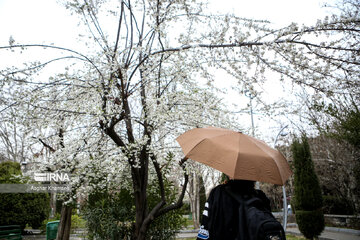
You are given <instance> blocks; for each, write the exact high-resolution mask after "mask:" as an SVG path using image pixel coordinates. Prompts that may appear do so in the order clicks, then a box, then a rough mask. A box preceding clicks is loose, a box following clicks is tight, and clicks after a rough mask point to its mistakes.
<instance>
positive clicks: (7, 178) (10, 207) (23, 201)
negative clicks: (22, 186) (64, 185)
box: [0, 162, 50, 229]
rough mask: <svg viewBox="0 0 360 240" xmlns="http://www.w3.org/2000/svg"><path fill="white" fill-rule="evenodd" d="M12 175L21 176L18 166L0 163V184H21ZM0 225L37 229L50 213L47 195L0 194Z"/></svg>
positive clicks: (17, 164)
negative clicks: (28, 226)
mask: <svg viewBox="0 0 360 240" xmlns="http://www.w3.org/2000/svg"><path fill="white" fill-rule="evenodd" d="M14 175H21V171H20V164H19V163H16V162H4V163H0V184H1V183H21V182H20V180H19V179H17V178H14V177H13V176H14ZM0 203H1V204H0V225H20V226H21V227H22V228H23V229H24V228H25V226H26V224H28V225H30V226H31V227H33V228H39V227H40V226H41V224H42V222H43V220H44V219H46V218H47V217H48V214H49V211H50V197H49V195H48V194H47V193H1V194H0Z"/></svg>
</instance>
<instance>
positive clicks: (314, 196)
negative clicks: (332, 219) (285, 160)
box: [291, 135, 325, 239]
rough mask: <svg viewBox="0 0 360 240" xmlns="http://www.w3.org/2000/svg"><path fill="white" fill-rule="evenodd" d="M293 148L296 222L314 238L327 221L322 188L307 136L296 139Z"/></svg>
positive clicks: (303, 232) (310, 237)
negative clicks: (325, 219) (323, 207)
mask: <svg viewBox="0 0 360 240" xmlns="http://www.w3.org/2000/svg"><path fill="white" fill-rule="evenodd" d="M291 150H292V152H293V158H294V168H295V170H294V173H295V210H296V212H295V213H296V222H297V224H298V226H299V230H300V232H301V233H302V234H304V236H305V237H306V238H308V239H314V238H317V237H318V236H319V235H320V234H321V232H322V231H323V230H324V227H325V223H324V214H323V210H322V206H323V199H322V194H321V188H320V184H319V180H318V178H317V175H316V173H315V170H314V163H313V161H312V158H311V153H310V146H309V143H308V141H307V138H306V136H305V135H303V136H302V142H300V141H299V140H298V139H295V140H294V142H293V144H292V146H291Z"/></svg>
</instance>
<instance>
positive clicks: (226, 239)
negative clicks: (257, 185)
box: [197, 180, 271, 240]
mask: <svg viewBox="0 0 360 240" xmlns="http://www.w3.org/2000/svg"><path fill="white" fill-rule="evenodd" d="M225 188H231V190H232V192H236V193H238V194H241V195H242V196H244V197H245V198H246V195H248V196H250V195H255V196H257V197H258V198H260V199H261V200H262V201H263V204H264V206H265V207H266V208H267V209H268V210H269V211H271V208H270V200H269V199H268V198H267V197H266V195H265V194H264V192H262V191H261V190H255V189H254V188H253V187H248V186H245V187H244V186H243V185H242V184H241V181H236V180H233V181H229V182H228V183H227V184H222V185H219V186H217V187H215V188H214V189H213V190H212V191H211V192H210V195H209V198H208V200H207V202H206V204H205V210H204V212H203V215H202V218H201V227H200V230H199V233H198V237H197V239H198V240H200V239H211V240H233V239H235V238H236V236H237V235H238V231H239V226H240V223H239V221H241V220H240V219H239V216H238V215H239V210H238V209H239V203H238V202H237V201H236V200H235V199H234V198H233V197H232V196H230V195H229V193H228V192H227V191H226V190H225Z"/></svg>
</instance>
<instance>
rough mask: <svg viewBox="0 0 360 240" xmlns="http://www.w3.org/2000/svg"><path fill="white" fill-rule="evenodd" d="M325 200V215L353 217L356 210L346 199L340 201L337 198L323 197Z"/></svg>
mask: <svg viewBox="0 0 360 240" xmlns="http://www.w3.org/2000/svg"><path fill="white" fill-rule="evenodd" d="M323 199H324V207H323V210H324V213H325V214H339V215H352V214H354V209H353V208H352V206H351V204H350V203H349V201H348V200H346V199H340V198H338V197H336V196H323Z"/></svg>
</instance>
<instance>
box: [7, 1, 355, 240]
mask: <svg viewBox="0 0 360 240" xmlns="http://www.w3.org/2000/svg"><path fill="white" fill-rule="evenodd" d="M64 5H65V6H66V7H67V8H68V9H69V10H70V11H72V12H73V13H74V14H78V15H79V17H80V19H81V26H83V27H84V28H81V29H82V30H84V29H86V34H83V38H82V39H81V43H83V47H82V48H81V49H71V48H64V47H61V46H55V45H50V44H49V45H46V44H27V45H23V44H17V43H16V42H15V41H14V39H12V38H11V39H10V40H9V45H8V46H2V47H0V50H1V51H5V50H8V54H12V53H13V52H15V53H16V52H20V51H21V52H24V54H25V53H26V52H27V53H30V54H32V53H36V54H37V55H36V57H38V58H39V59H41V60H40V61H32V62H30V63H26V64H25V65H24V66H22V67H20V66H17V67H9V68H6V69H2V70H1V73H0V77H1V79H0V80H1V87H2V88H1V98H2V99H6V101H4V102H1V103H2V108H1V114H2V116H5V115H6V112H7V110H8V109H16V113H17V117H16V118H15V119H16V120H17V121H18V122H19V123H21V124H22V125H23V126H24V127H25V128H26V129H27V131H26V133H27V134H26V136H27V138H26V140H27V142H28V146H29V147H31V146H33V145H34V144H39V145H40V146H42V147H46V148H48V149H50V150H51V152H52V154H51V155H50V160H49V161H50V162H49V163H51V164H52V165H55V166H57V167H58V169H59V168H61V169H62V170H66V171H69V172H72V173H74V174H75V175H76V176H78V177H77V178H73V179H72V181H73V190H74V191H73V192H72V193H71V194H70V195H69V199H68V200H69V202H70V201H71V200H72V199H75V198H76V196H78V195H81V194H83V193H86V192H88V191H91V189H92V188H94V187H95V186H94V185H93V184H96V187H101V186H102V185H106V184H109V183H110V184H113V185H121V184H122V179H123V178H124V177H127V178H130V179H131V182H132V186H131V187H132V191H133V194H134V199H135V207H136V218H135V222H134V227H133V229H134V231H133V233H132V239H145V238H146V232H147V229H148V227H149V225H150V224H151V222H152V221H153V220H154V219H155V218H157V217H158V216H161V215H162V214H164V213H166V212H168V211H171V210H173V209H176V208H179V207H180V206H181V204H182V199H183V197H184V193H185V189H186V186H187V174H186V172H184V178H183V182H182V187H183V188H182V190H181V194H180V196H179V199H178V201H177V202H175V203H167V202H166V197H165V191H164V187H163V178H164V177H166V175H165V176H164V174H165V173H164V172H163V171H162V170H163V167H164V166H165V165H166V164H169V163H168V162H166V161H165V158H166V155H167V153H168V152H169V151H171V152H174V153H175V154H176V156H177V157H178V158H179V160H180V159H181V158H182V156H181V153H180V151H179V149H178V148H177V145H176V143H175V141H174V140H175V138H176V137H177V136H178V135H180V134H181V133H183V132H184V131H185V130H187V129H189V128H193V127H201V126H205V125H216V126H223V127H229V128H239V126H238V125H237V124H236V123H235V122H234V120H233V119H232V117H231V115H230V114H229V112H228V111H227V109H226V108H225V106H223V104H222V102H221V100H220V99H218V97H217V91H218V89H216V88H215V86H214V85H213V80H214V76H213V75H211V74H210V69H214V68H222V69H225V70H226V71H227V72H228V73H229V74H230V75H231V76H233V77H234V78H235V79H237V81H234V85H238V86H240V87H247V88H250V89H252V91H256V86H261V84H262V83H263V82H264V81H265V77H264V76H265V75H266V74H267V73H269V72H270V71H271V72H275V73H276V74H278V76H279V78H281V79H282V81H287V82H289V83H291V84H292V85H294V86H301V87H302V89H307V90H309V91H315V92H316V93H322V94H325V95H326V96H328V97H331V96H332V95H333V94H337V92H335V91H334V90H333V88H334V87H335V88H336V89H337V90H339V91H340V90H341V91H343V92H341V94H348V93H349V92H351V93H353V92H354V91H355V89H356V87H358V81H357V79H356V77H357V76H358V73H359V68H358V62H359V61H358V60H359V59H358V58H359V55H358V49H359V48H358V44H359V43H358V39H359V38H357V37H358V33H359V29H358V26H359V24H358V23H359V17H358V15H355V16H354V15H352V14H351V13H349V15H347V16H346V15H343V16H339V17H333V18H331V19H326V20H325V21H319V22H318V24H316V25H315V26H312V27H302V28H300V27H298V26H297V25H296V24H291V25H289V27H286V28H284V29H279V30H274V29H272V28H270V25H269V24H268V22H265V21H255V20H249V19H243V18H240V17H237V16H234V15H224V16H214V15H207V14H206V12H205V11H204V9H203V8H204V5H203V4H202V2H201V1H195V0H133V1H131V0H122V1H111V0H109V1H97V0H82V1H80V0H77V1H69V2H64ZM356 7H357V9H358V6H355V7H353V8H356ZM44 52H46V53H48V54H49V55H48V56H51V58H50V59H44V58H42V55H43V54H44ZM33 56H34V55H33V54H32V56H31V57H33ZM58 63H61V65H57V64H58ZM63 64H65V69H64V70H63V71H58V70H56V73H55V72H54V73H52V72H50V71H49V70H47V69H52V68H51V66H54V65H56V66H62V68H64V67H63V66H64V65H63ZM344 78H346V79H347V81H346V83H344V81H343V79H344ZM349 86H350V87H349ZM339 94H340V93H339ZM9 124H11V123H9ZM35 148H36V147H35ZM180 163H181V166H182V167H184V165H183V163H184V161H180ZM171 164H172V165H173V166H172V168H173V169H174V171H177V172H181V171H178V169H181V168H179V167H180V166H178V165H177V163H171ZM94 169H96V171H95V170H94ZM125 170H126V171H125ZM150 178H156V179H157V181H158V184H159V189H160V191H161V199H162V200H161V201H160V202H159V203H158V204H157V205H156V206H155V207H154V208H153V209H149V208H148V204H147V186H148V182H149V179H150ZM94 179H96V181H93V180H94ZM64 209H65V210H64V213H63V216H66V215H68V214H69V212H70V211H69V207H67V208H64ZM66 213H67V214H66ZM62 219H63V221H62V222H61V224H60V227H59V235H58V238H59V239H66V238H68V231H65V232H64V231H63V230H64V229H68V227H66V226H68V225H66V220H65V219H66V218H65V217H64V218H62Z"/></svg>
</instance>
